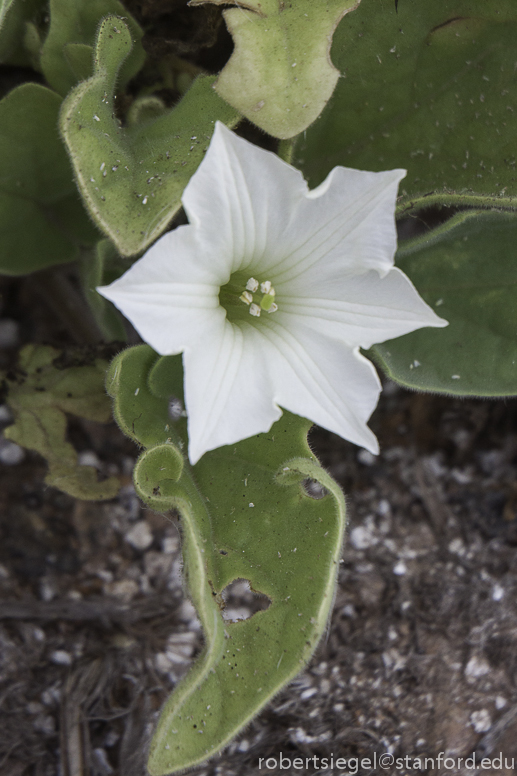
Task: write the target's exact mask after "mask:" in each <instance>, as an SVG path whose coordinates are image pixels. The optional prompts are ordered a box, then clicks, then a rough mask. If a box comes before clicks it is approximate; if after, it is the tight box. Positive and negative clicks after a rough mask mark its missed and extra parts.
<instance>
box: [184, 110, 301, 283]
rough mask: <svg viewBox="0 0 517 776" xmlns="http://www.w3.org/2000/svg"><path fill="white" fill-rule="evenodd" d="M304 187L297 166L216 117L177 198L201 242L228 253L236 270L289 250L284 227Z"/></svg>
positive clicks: (299, 199)
mask: <svg viewBox="0 0 517 776" xmlns="http://www.w3.org/2000/svg"><path fill="white" fill-rule="evenodd" d="M308 192H309V189H308V186H307V184H306V182H305V180H304V178H303V176H302V174H301V172H300V171H299V170H296V169H295V168H294V167H291V166H290V165H288V164H286V163H285V162H283V161H282V160H281V159H279V158H278V156H276V155H275V154H273V153H270V152H269V151H265V150H263V149H262V148H258V146H256V145H253V144H252V143H249V142H248V141H247V140H243V138H241V137H238V136H237V135H235V134H234V133H233V132H231V131H230V130H229V129H227V128H226V127H225V126H224V124H221V123H220V122H217V124H216V127H215V132H214V135H213V138H212V141H211V143H210V146H209V148H208V151H207V153H206V156H205V158H204V160H203V162H202V164H201V165H200V166H199V168H198V169H197V171H196V173H195V174H194V175H193V176H192V178H191V180H190V182H189V184H188V186H187V188H186V189H185V191H184V192H183V197H182V202H183V205H184V207H185V210H186V212H187V215H188V218H189V221H190V223H191V224H194V225H195V226H196V228H197V229H198V230H199V235H200V239H201V240H202V241H203V244H204V245H207V246H213V245H216V246H217V249H218V252H219V256H220V260H221V261H225V260H227V257H228V256H230V257H231V261H232V268H231V270H232V272H235V271H237V270H245V269H247V268H252V267H253V266H262V262H263V261H264V258H265V257H268V258H270V253H271V252H273V253H274V256H275V257H276V260H278V259H279V257H281V256H283V255H284V254H285V252H286V251H288V250H290V247H292V246H291V245H290V244H289V241H288V240H286V239H285V238H284V231H285V228H286V225H288V224H289V222H290V221H291V220H293V218H294V217H295V214H296V207H297V204H298V203H301V202H302V201H303V200H304V199H306V197H307V195H308ZM295 231H296V228H295Z"/></svg>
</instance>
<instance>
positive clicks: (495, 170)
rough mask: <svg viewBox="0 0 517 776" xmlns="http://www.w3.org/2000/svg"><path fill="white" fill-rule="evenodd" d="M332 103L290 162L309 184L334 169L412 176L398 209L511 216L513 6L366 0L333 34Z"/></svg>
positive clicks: (516, 32)
mask: <svg viewBox="0 0 517 776" xmlns="http://www.w3.org/2000/svg"><path fill="white" fill-rule="evenodd" d="M332 57H333V60H334V62H335V63H336V65H337V66H338V67H339V69H340V70H341V71H342V74H343V77H342V78H341V79H340V80H339V83H338V86H337V88H336V91H335V93H334V97H333V99H332V100H331V102H330V103H329V105H328V106H327V108H326V109H325V111H324V113H323V114H322V116H321V118H320V120H319V121H317V122H316V123H315V124H314V125H313V126H312V127H311V128H310V129H309V130H308V131H307V134H306V137H300V138H299V139H298V141H297V148H296V153H295V164H296V165H297V166H300V168H301V169H302V170H303V172H304V174H305V175H306V176H307V177H308V179H309V180H310V182H311V184H313V185H317V184H318V183H320V182H321V181H322V180H323V179H324V178H325V176H326V175H327V173H328V172H329V171H330V170H331V169H332V168H333V167H334V166H336V165H338V164H340V165H345V166H347V167H355V168H358V169H363V170H386V169H391V168H396V167H399V168H400V167H402V168H406V169H407V170H408V175H407V178H406V179H405V180H404V181H403V182H402V183H401V186H400V193H401V195H402V196H401V203H400V207H399V210H400V212H403V211H405V210H407V211H409V210H414V209H417V208H421V207H423V206H427V205H431V204H433V203H444V204H463V205H467V204H468V205H478V206H479V205H483V206H486V205H496V206H499V207H505V208H513V209H514V208H516V207H517V176H516V174H515V169H516V163H517V156H516V148H515V135H516V131H517V124H516V119H517V97H516V90H515V69H514V62H515V61H517V4H516V3H515V2H514V0H498V2H497V3H487V2H486V1H485V0H433V2H428V3H426V2H420V3H415V2H400V3H399V5H398V13H397V12H396V10H395V3H393V2H392V1H391V2H382V3H380V2H379V1H378V0H363V1H362V2H361V5H360V6H359V8H358V10H357V11H356V12H355V13H353V14H350V16H348V17H346V18H345V20H344V21H343V23H342V24H341V25H340V26H339V28H338V30H337V32H336V34H335V36H334V45H333V48H332Z"/></svg>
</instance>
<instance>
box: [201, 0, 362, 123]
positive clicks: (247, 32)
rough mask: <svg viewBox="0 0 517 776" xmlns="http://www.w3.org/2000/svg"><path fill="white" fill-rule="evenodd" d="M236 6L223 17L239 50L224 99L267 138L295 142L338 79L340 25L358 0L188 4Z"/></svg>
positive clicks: (220, 88)
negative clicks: (334, 54) (333, 51)
mask: <svg viewBox="0 0 517 776" xmlns="http://www.w3.org/2000/svg"><path fill="white" fill-rule="evenodd" d="M206 2H211V3H212V4H214V5H225V6H227V5H235V6H238V7H237V8H229V9H227V10H225V11H224V18H225V20H226V24H227V26H228V29H229V31H230V33H231V35H232V37H233V39H234V42H235V50H234V52H233V54H232V56H231V58H230V60H229V62H228V63H227V65H226V66H225V67H224V68H223V70H222V72H221V74H220V75H219V78H218V79H217V81H216V84H215V88H216V91H217V93H218V94H220V95H221V97H222V98H223V99H224V100H226V101H227V102H229V103H230V105H233V106H234V108H236V109H237V110H238V111H239V112H240V113H242V114H243V115H244V116H246V118H248V119H249V120H250V121H252V122H253V123H254V124H257V126H259V127H260V128H261V129H263V130H264V131H266V132H269V134H270V135H273V136H274V137H279V138H288V137H293V136H294V135H297V134H298V133H299V132H302V131H303V130H304V129H306V127H308V126H309V125H310V124H312V122H313V121H314V119H316V118H317V117H318V116H319V114H320V113H321V111H322V110H323V108H324V107H325V105H326V103H327V101H328V99H329V98H330V96H331V95H332V92H333V91H334V88H335V86H336V83H337V80H338V78H339V72H338V70H336V68H335V67H334V66H333V64H332V62H331V60H330V44H331V42H332V35H333V33H334V30H335V29H336V27H337V25H338V23H339V20H340V19H342V17H343V16H344V15H345V14H346V13H349V11H353V10H354V8H357V6H358V5H359V3H360V2H361V0H318V2H314V0H293V1H292V2H285V0H260V1H259V0H245V2H236V0H230V2H228V0H191V2H190V5H202V4H204V3H206Z"/></svg>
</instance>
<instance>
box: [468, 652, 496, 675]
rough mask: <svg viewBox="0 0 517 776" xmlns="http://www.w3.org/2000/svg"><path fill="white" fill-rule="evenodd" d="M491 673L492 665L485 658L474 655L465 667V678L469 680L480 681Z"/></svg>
mask: <svg viewBox="0 0 517 776" xmlns="http://www.w3.org/2000/svg"><path fill="white" fill-rule="evenodd" d="M488 673H490V665H489V663H487V661H486V660H485V658H484V657H478V656H477V655H473V656H472V657H471V658H470V660H469V662H468V663H467V665H466V667H465V676H466V677H468V678H469V679H479V678H480V677H481V676H486V675H487V674H488Z"/></svg>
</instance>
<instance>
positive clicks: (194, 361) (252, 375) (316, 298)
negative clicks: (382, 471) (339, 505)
mask: <svg viewBox="0 0 517 776" xmlns="http://www.w3.org/2000/svg"><path fill="white" fill-rule="evenodd" d="M404 175H405V171H404V170H391V171H388V172H378V173H374V172H362V171H359V170H349V169H346V168H344V167H336V168H335V169H334V170H332V172H331V173H330V175H329V176H328V178H327V179H326V180H325V181H324V183H322V184H321V185H320V186H318V187H317V188H316V189H313V190H312V191H309V189H308V187H307V184H306V182H305V181H304V179H303V177H302V175H301V173H300V172H299V171H298V170H296V169H294V168H293V167H291V166H290V165H288V164H286V163H285V162H283V161H282V160H281V159H279V158H278V157H277V156H275V155H274V154H272V153H270V152H268V151H264V150H262V149H261V148H258V147H257V146H255V145H252V144H251V143H248V142H247V141H246V140H243V139H242V138H240V137H238V136H237V135H235V134H233V133H232V132H231V131H230V130H228V129H227V128H226V127H225V126H224V125H223V124H220V123H218V124H217V125H216V129H215V132H214V136H213V138H212V141H211V143H210V147H209V149H208V151H207V154H206V156H205V158H204V160H203V162H202V163H201V165H200V166H199V168H198V170H197V172H196V173H195V174H194V175H193V176H192V179H191V180H190V182H189V184H188V186H187V188H186V189H185V192H184V194H183V205H184V207H185V210H186V213H187V215H188V218H189V222H190V223H189V225H187V226H180V227H178V228H177V229H175V230H173V231H171V232H168V233H167V234H164V235H163V236H162V237H161V238H160V239H159V240H158V241H157V242H156V243H155V244H154V245H153V246H152V247H151V248H150V249H149V250H148V251H147V253H146V254H145V255H144V256H143V257H142V258H141V259H140V260H139V261H137V262H136V263H135V264H134V265H133V266H132V267H131V269H129V270H128V271H127V272H126V273H125V274H124V275H123V276H122V277H121V278H119V279H118V280H116V281H115V282H114V283H112V284H111V285H110V286H104V287H102V288H99V289H98V290H99V292H100V293H101V294H103V296H105V297H106V298H107V299H110V300H111V301H112V302H114V304H115V305H116V306H117V307H118V308H119V309H120V310H121V311H122V312H123V313H124V315H125V316H126V317H127V318H129V320H130V321H131V323H132V324H133V325H134V327H135V328H136V329H137V331H138V332H139V333H140V335H141V336H142V338H143V339H144V340H145V341H146V342H147V343H149V345H151V347H153V348H154V349H155V350H156V351H157V352H158V353H160V354H162V355H172V354H177V353H183V354H184V355H183V363H184V369H185V402H186V409H187V413H188V428H189V458H190V460H191V462H192V463H196V461H198V460H199V458H200V457H201V456H202V455H203V454H204V453H205V452H207V451H208V450H213V449H214V448H217V447H220V446H221V445H228V444H232V443H235V442H238V441H239V440H241V439H245V438H246V437H249V436H252V435H253V434H258V433H260V432H264V431H268V430H269V429H270V427H271V425H272V424H273V423H274V421H276V420H278V418H279V417H280V416H281V414H282V410H281V409H280V408H281V407H283V408H285V409H287V410H289V411H291V412H293V413H296V414H298V415H302V416H303V417H306V418H309V419H310V420H312V421H314V422H315V423H317V424H319V425H320V426H323V427H324V428H327V429H329V430H330V431H334V432H335V433H336V434H339V435H340V436H342V437H343V438H345V439H348V440H350V441H352V442H355V443H356V444H358V445H362V446H364V447H365V448H367V449H368V450H370V451H371V452H375V453H376V452H378V444H377V440H376V438H375V436H374V434H373V433H372V431H371V430H370V429H369V428H368V427H367V425H366V422H367V421H368V419H369V417H370V415H371V413H372V412H373V410H374V408H375V406H376V404H377V400H378V397H379V392H380V382H379V378H378V376H377V373H376V371H375V369H374V367H373V365H372V364H371V363H370V362H369V361H368V360H367V359H366V358H364V356H363V355H361V353H360V352H359V348H360V347H361V348H369V347H370V346H371V345H373V344H374V343H376V342H384V340H388V339H392V338H394V337H399V336H400V335H402V334H406V333H407V332H410V331H414V330H415V329H419V328H421V327H422V326H446V325H447V322H446V321H444V320H442V319H441V318H438V317H437V316H436V315H435V313H434V312H433V311H432V310H431V309H430V307H428V306H427V305H426V304H425V302H424V301H423V300H422V299H421V298H420V297H419V295H418V293H417V291H416V290H415V288H414V286H413V285H412V284H411V282H410V280H409V279H408V278H407V277H406V276H405V275H404V274H403V273H402V272H400V270H398V269H396V268H395V267H394V266H393V256H394V254H395V250H396V231H395V221H394V208H395V199H396V195H397V188H398V184H399V181H400V180H401V179H402V178H403V177H404Z"/></svg>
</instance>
